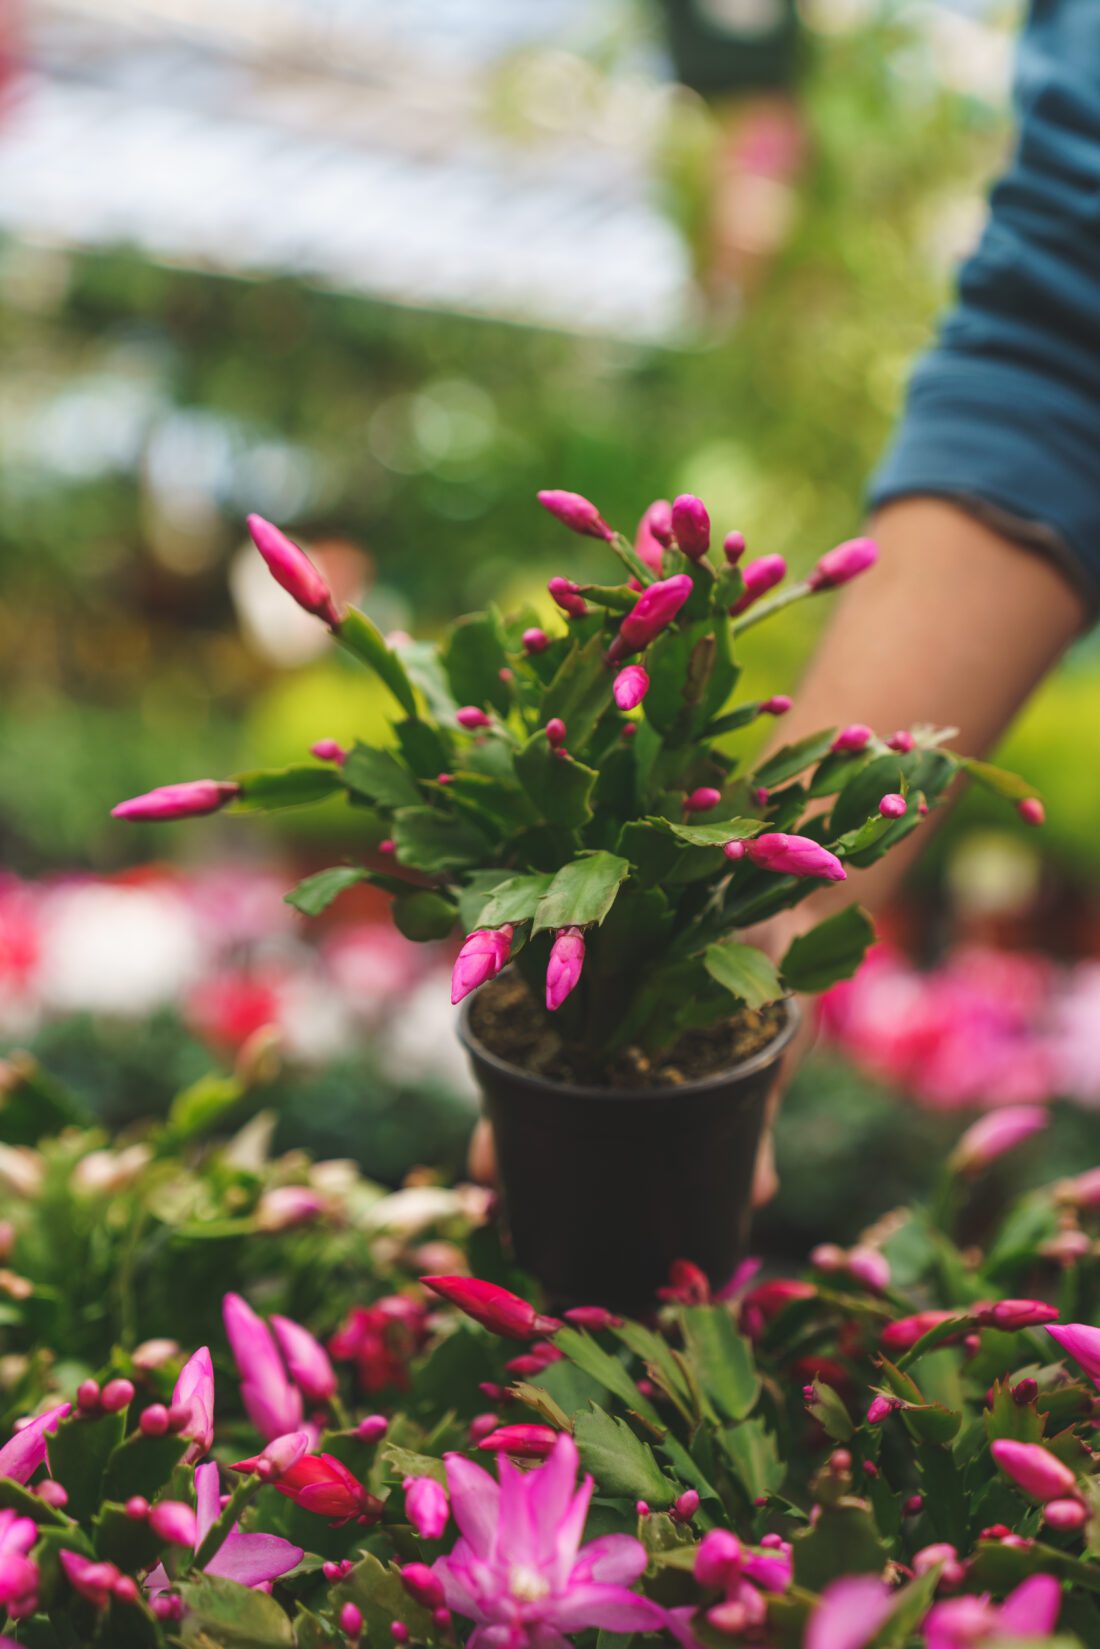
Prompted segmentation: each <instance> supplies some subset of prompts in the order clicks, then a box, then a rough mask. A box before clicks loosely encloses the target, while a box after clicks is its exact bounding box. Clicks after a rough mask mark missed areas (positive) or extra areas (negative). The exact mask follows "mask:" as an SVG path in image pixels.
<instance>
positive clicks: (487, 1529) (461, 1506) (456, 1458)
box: [443, 1454, 500, 1559]
mask: <svg viewBox="0 0 1100 1649" xmlns="http://www.w3.org/2000/svg"><path fill="white" fill-rule="evenodd" d="M443 1459H444V1463H445V1464H446V1467H447V1487H448V1489H449V1490H450V1495H451V1515H452V1517H453V1518H454V1520H455V1522H456V1523H457V1524H458V1527H459V1529H460V1530H461V1531H462V1533H463V1534H464V1535H465V1537H466V1539H467V1540H468V1541H469V1543H470V1546H471V1549H472V1550H473V1552H474V1555H475V1556H477V1557H480V1558H482V1559H488V1558H489V1557H491V1555H492V1552H493V1548H494V1546H495V1545H496V1536H497V1525H498V1523H499V1522H500V1489H499V1488H498V1486H497V1484H496V1483H495V1482H494V1480H493V1479H492V1478H491V1477H490V1476H489V1473H488V1472H487V1471H483V1470H482V1469H481V1467H480V1466H475V1465H474V1463H473V1461H472V1460H465V1459H463V1457H462V1455H461V1454H445V1455H444V1456H443Z"/></svg>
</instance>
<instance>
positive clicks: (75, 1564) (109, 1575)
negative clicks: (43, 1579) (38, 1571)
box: [58, 1547, 119, 1609]
mask: <svg viewBox="0 0 1100 1649" xmlns="http://www.w3.org/2000/svg"><path fill="white" fill-rule="evenodd" d="M58 1558H59V1560H60V1563H61V1567H62V1569H63V1570H64V1571H65V1578H66V1580H67V1581H68V1582H69V1585H70V1586H71V1587H72V1588H73V1590H74V1591H76V1592H79V1593H80V1595H81V1597H84V1598H87V1600H88V1602H89V1603H91V1604H94V1605H95V1607H96V1608H97V1609H105V1608H106V1607H107V1605H108V1603H109V1602H110V1600H111V1592H112V1591H113V1589H114V1585H115V1582H116V1581H117V1580H118V1579H119V1572H118V1570H117V1569H116V1567H115V1565H114V1564H113V1563H95V1562H93V1561H92V1559H91V1558H87V1557H82V1556H81V1555H80V1553H79V1552H72V1551H69V1550H67V1549H66V1548H64V1547H62V1548H61V1550H60V1551H59V1552H58Z"/></svg>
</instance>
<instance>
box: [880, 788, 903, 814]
mask: <svg viewBox="0 0 1100 1649" xmlns="http://www.w3.org/2000/svg"><path fill="white" fill-rule="evenodd" d="M878 810H879V812H880V813H881V814H882V816H883V818H884V819H902V818H904V817H905V814H906V812H907V811H908V803H907V802H906V800H905V797H904V796H901V795H899V794H898V792H897V791H896V790H892V791H891V792H890V793H889V795H886V796H884V797H883V798H882V800H881V802H879V804H878Z"/></svg>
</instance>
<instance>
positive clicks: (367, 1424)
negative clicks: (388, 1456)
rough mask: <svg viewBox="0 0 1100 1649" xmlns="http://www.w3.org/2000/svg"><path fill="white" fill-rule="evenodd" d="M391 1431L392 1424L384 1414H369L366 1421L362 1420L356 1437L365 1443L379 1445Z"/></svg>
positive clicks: (356, 1429)
mask: <svg viewBox="0 0 1100 1649" xmlns="http://www.w3.org/2000/svg"><path fill="white" fill-rule="evenodd" d="M389 1429H390V1423H389V1421H388V1420H387V1419H386V1416H385V1415H384V1414H368V1415H367V1417H366V1419H364V1420H360V1422H359V1424H358V1425H357V1426H356V1428H355V1435H356V1437H359V1438H361V1439H362V1440H363V1442H364V1443H377V1442H378V1441H379V1440H380V1439H381V1438H383V1437H385V1435H386V1433H387V1432H388V1431H389Z"/></svg>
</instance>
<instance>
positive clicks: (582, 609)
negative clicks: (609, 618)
mask: <svg viewBox="0 0 1100 1649" xmlns="http://www.w3.org/2000/svg"><path fill="white" fill-rule="evenodd" d="M546 588H547V589H548V590H549V591H550V594H551V595H552V596H553V598H554V600H555V601H556V602H557V604H558V606H559V607H560V608H561V610H562V612H563V613H568V614H569V617H570V618H583V617H584V615H585V613H586V612H587V611H588V603H587V602H586V601H585V599H584V597H583V596H582V595H581V592H580V586H579V585H578V584H574V583H573V580H572V579H571V578H552V579H551V580H550V582H549V583H548V584H547V586H546Z"/></svg>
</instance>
